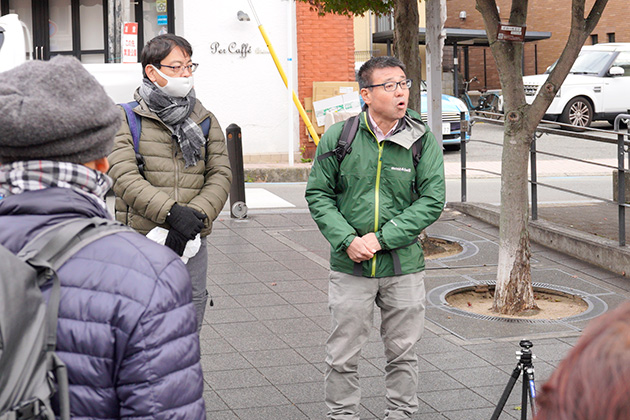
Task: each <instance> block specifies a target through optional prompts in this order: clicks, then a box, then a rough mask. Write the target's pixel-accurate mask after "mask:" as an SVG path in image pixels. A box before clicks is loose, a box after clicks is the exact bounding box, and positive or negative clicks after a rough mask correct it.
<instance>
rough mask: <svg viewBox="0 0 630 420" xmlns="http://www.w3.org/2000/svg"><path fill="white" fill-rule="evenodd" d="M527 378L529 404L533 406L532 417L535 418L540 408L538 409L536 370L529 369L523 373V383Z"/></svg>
mask: <svg viewBox="0 0 630 420" xmlns="http://www.w3.org/2000/svg"><path fill="white" fill-rule="evenodd" d="M526 376H527V382H528V385H529V387H528V389H529V403H530V404H531V406H532V416H533V417H535V416H536V414H537V413H538V407H536V382H535V381H534V368H533V367H529V368H527V369H526V370H525V373H523V381H524V380H525V377H526Z"/></svg>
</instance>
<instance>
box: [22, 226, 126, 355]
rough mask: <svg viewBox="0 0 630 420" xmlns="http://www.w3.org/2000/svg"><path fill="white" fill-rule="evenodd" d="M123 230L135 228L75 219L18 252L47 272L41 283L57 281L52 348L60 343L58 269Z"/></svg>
mask: <svg viewBox="0 0 630 420" xmlns="http://www.w3.org/2000/svg"><path fill="white" fill-rule="evenodd" d="M121 231H131V228H129V227H128V226H125V225H123V224H122V223H119V222H116V221H113V220H109V219H103V218H100V217H93V218H90V219H86V218H76V219H71V220H68V221H66V222H62V223H58V224H56V225H54V226H52V227H50V228H48V229H46V230H44V231H43V232H41V233H39V234H38V235H37V236H36V237H35V238H33V239H32V240H30V241H29V242H28V243H27V244H26V245H25V246H24V247H23V248H22V249H21V250H20V251H19V252H18V254H17V256H18V257H19V258H20V259H21V260H22V261H24V262H26V263H28V264H29V265H31V266H33V267H34V268H35V269H37V270H38V271H40V272H45V273H46V275H43V276H41V278H40V286H42V284H43V283H45V282H46V281H48V279H50V278H51V277H52V280H53V288H52V290H51V295H50V300H49V304H48V308H49V312H48V313H47V323H48V337H47V340H46V343H47V348H48V349H50V350H54V348H55V346H56V343H57V315H58V310H59V297H60V291H59V288H60V284H59V279H58V278H57V274H56V271H57V270H58V269H59V268H60V267H61V266H62V265H63V264H64V263H65V262H66V261H67V260H68V259H69V258H70V257H72V256H73V255H74V254H76V253H77V252H78V251H79V250H81V249H82V248H83V247H85V246H87V245H88V244H91V243H92V242H94V241H96V240H97V239H99V238H102V237H104V236H107V235H111V234H113V233H116V232H121Z"/></svg>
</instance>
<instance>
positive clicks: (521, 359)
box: [490, 340, 537, 420]
mask: <svg viewBox="0 0 630 420" xmlns="http://www.w3.org/2000/svg"><path fill="white" fill-rule="evenodd" d="M519 345H520V346H521V349H520V350H519V351H517V352H516V355H517V356H518V357H517V358H516V359H517V360H518V363H517V364H516V367H515V368H514V370H513V371H512V376H511V377H510V380H509V381H508V383H507V385H506V386H505V389H504V390H503V394H502V395H501V398H500V399H499V403H498V404H497V408H495V409H494V413H492V417H491V418H490V420H497V419H498V418H499V415H500V414H501V411H503V407H505V402H506V401H507V399H508V397H509V396H510V392H512V389H513V388H514V384H515V383H516V380H517V379H518V377H519V375H520V374H521V371H522V372H523V392H522V394H521V420H527V397H528V396H529V402H530V404H531V407H532V414H533V415H534V416H535V415H536V411H537V410H536V403H535V400H536V384H535V383H534V365H533V364H532V360H533V359H534V358H535V357H536V356H534V354H533V353H532V351H531V350H530V349H531V348H532V346H533V344H532V342H531V341H529V340H521V341H520V343H519Z"/></svg>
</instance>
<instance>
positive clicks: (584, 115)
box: [523, 43, 630, 127]
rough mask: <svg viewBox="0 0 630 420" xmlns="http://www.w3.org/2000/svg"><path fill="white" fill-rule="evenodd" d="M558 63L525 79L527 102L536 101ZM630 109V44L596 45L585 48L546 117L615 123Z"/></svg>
mask: <svg viewBox="0 0 630 420" xmlns="http://www.w3.org/2000/svg"><path fill="white" fill-rule="evenodd" d="M554 65H555V63H554V64H553V65H552V66H550V67H549V68H548V69H547V71H546V72H545V74H540V75H535V76H525V77H524V78H523V83H524V85H525V98H526V100H527V103H529V104H531V103H532V102H533V101H534V98H535V97H536V95H537V94H538V91H539V90H540V88H541V86H542V85H543V84H544V83H545V81H546V80H547V77H548V74H549V73H550V72H551V70H552V69H553V66H554ZM628 109H630V43H610V44H596V45H588V46H584V47H582V50H581V52H580V55H579V56H578V58H577V59H576V60H575V63H574V64H573V67H571V70H570V72H569V74H568V75H567V78H566V79H565V81H564V83H563V84H562V86H561V87H560V91H559V92H558V94H557V95H556V97H555V98H554V100H553V101H552V102H551V105H549V108H548V109H547V112H546V114H545V116H544V119H545V120H551V121H559V122H562V123H565V124H571V125H574V126H576V127H589V126H590V125H591V123H592V122H593V121H596V120H607V121H609V122H611V123H612V122H613V121H614V120H615V117H616V116H617V115H619V114H621V113H628Z"/></svg>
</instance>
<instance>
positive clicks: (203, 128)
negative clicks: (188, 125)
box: [199, 117, 210, 139]
mask: <svg viewBox="0 0 630 420" xmlns="http://www.w3.org/2000/svg"><path fill="white" fill-rule="evenodd" d="M199 125H200V126H201V131H203V136H204V137H205V138H206V139H207V138H208V133H210V117H208V118H206V119H205V120H203V121H201V124H199Z"/></svg>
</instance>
